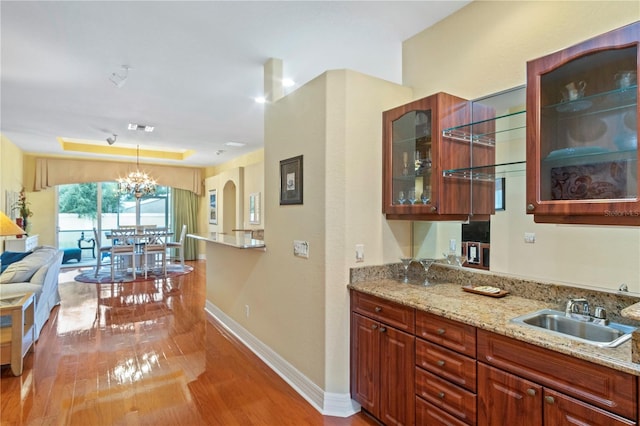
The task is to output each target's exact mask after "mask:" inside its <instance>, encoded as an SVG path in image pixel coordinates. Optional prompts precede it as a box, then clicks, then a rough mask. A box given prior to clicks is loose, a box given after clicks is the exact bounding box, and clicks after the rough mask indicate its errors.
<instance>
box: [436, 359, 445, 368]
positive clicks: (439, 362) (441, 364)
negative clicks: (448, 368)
mask: <svg viewBox="0 0 640 426" xmlns="http://www.w3.org/2000/svg"><path fill="white" fill-rule="evenodd" d="M436 364H438V366H439V367H442V366H443V365H444V361H443V360H440V361H438V362H436Z"/></svg>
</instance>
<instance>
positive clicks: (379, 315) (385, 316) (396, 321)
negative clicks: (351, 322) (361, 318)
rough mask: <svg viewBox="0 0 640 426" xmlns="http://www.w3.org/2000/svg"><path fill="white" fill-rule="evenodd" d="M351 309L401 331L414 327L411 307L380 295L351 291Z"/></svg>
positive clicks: (410, 329) (413, 314)
mask: <svg viewBox="0 0 640 426" xmlns="http://www.w3.org/2000/svg"><path fill="white" fill-rule="evenodd" d="M351 309H352V310H353V311H355V312H358V313H360V314H362V315H366V316H368V317H369V318H374V319H377V320H378V321H381V322H384V323H386V324H388V325H391V326H393V327H395V328H398V329H400V330H403V331H408V332H410V333H413V331H414V329H415V310H414V309H413V308H410V307H408V306H404V305H401V304H399V303H395V302H391V301H389V300H385V299H382V298H380V297H376V296H371V295H369V294H365V293H360V292H358V291H352V292H351Z"/></svg>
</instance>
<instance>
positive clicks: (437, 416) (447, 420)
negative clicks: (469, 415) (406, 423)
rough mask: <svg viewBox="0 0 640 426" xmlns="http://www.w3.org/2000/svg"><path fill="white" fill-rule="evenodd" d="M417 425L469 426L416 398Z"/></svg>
mask: <svg viewBox="0 0 640 426" xmlns="http://www.w3.org/2000/svg"><path fill="white" fill-rule="evenodd" d="M416 425H443V426H467V424H466V423H465V422H463V421H461V420H458V419H456V418H455V417H453V416H452V415H451V414H449V413H447V412H446V411H442V410H441V409H439V408H438V407H435V406H434V405H432V404H429V403H428V402H427V401H425V400H424V399H422V398H420V397H418V396H416Z"/></svg>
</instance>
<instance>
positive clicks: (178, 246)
mask: <svg viewBox="0 0 640 426" xmlns="http://www.w3.org/2000/svg"><path fill="white" fill-rule="evenodd" d="M186 235H187V224H186V223H185V224H184V225H182V231H180V238H179V239H178V241H169V242H167V250H175V255H176V256H177V255H178V250H179V251H180V252H179V254H180V265H182V270H183V271H184V238H185V236H186Z"/></svg>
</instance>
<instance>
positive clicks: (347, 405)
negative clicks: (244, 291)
mask: <svg viewBox="0 0 640 426" xmlns="http://www.w3.org/2000/svg"><path fill="white" fill-rule="evenodd" d="M204 310H205V312H206V313H207V315H209V316H210V318H208V319H209V320H212V319H213V320H215V321H217V322H219V323H220V324H222V325H223V326H224V327H225V328H226V329H227V330H228V331H229V332H230V333H231V334H233V335H234V336H235V337H236V338H237V339H238V340H240V341H241V342H242V343H243V344H244V345H245V346H246V347H247V348H249V349H250V350H251V351H252V352H253V353H254V354H256V356H258V358H260V359H261V360H262V361H263V362H264V363H265V364H267V365H268V366H269V368H271V369H272V370H273V371H275V372H276V374H278V375H279V376H280V377H282V379H283V380H284V381H285V382H287V383H288V384H289V385H290V386H291V387H292V388H293V389H294V390H295V391H296V392H298V393H299V394H300V395H301V396H302V397H303V398H304V399H306V400H307V402H309V404H311V405H312V406H313V407H314V408H315V409H316V410H318V411H319V412H320V413H322V414H323V415H325V416H335V417H349V416H351V415H353V414H355V413H357V412H359V411H360V405H359V404H358V403H357V402H355V401H354V400H352V399H351V395H350V394H349V393H344V394H341V393H329V392H324V391H323V390H322V389H321V388H320V387H319V386H318V385H316V384H315V383H313V382H312V381H311V380H309V379H308V378H307V377H306V376H305V375H304V374H302V373H301V372H300V371H298V369H296V368H295V367H294V366H293V365H291V364H289V363H288V362H287V361H286V360H285V359H284V358H282V357H281V356H280V355H278V354H277V353H276V352H274V351H273V350H272V349H271V348H270V347H268V346H267V345H265V344H264V343H262V342H261V341H260V340H258V339H256V338H255V336H253V335H252V334H251V333H249V332H248V331H247V330H246V329H245V328H244V327H242V326H241V325H240V324H238V323H237V322H236V321H234V320H233V319H232V318H231V317H229V316H228V315H227V314H225V313H224V312H223V311H222V310H220V309H219V308H218V307H217V306H216V305H214V304H213V303H211V302H209V301H208V300H207V301H206V303H205V308H204Z"/></svg>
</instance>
